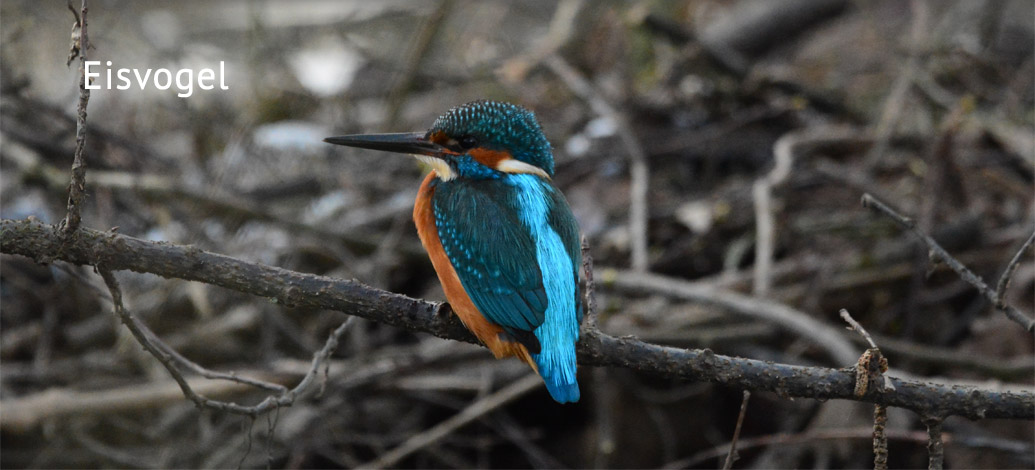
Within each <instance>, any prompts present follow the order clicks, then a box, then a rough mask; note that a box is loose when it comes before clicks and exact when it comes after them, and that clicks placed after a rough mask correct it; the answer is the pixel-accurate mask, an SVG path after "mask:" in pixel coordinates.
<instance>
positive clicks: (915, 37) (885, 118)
mask: <svg viewBox="0 0 1035 470" xmlns="http://www.w3.org/2000/svg"><path fill="white" fill-rule="evenodd" d="M909 5H910V9H911V12H912V14H913V20H912V23H911V25H910V28H909V30H910V44H909V53H908V54H909V56H908V57H907V58H906V62H905V63H904V64H902V68H901V69H900V71H899V74H898V76H897V77H896V78H895V81H894V82H893V83H892V85H891V92H890V93H888V96H887V98H885V100H884V106H883V108H884V109H883V111H882V112H881V115H880V120H879V121H877V127H876V129H875V130H874V134H875V138H876V139H875V140H874V144H873V147H872V148H870V150H869V152H867V155H866V159H865V160H866V167H867V168H871V169H872V168H875V167H876V166H877V165H878V164H880V162H881V160H882V159H883V158H884V154H885V153H887V150H888V148H889V147H890V144H891V137H892V134H893V133H894V132H895V128H896V127H897V126H898V122H899V120H900V119H901V117H902V111H903V110H904V109H905V106H906V103H907V100H906V97H907V93H908V92H909V90H910V89H911V88H912V86H913V84H914V82H915V80H916V76H917V74H918V72H919V70H920V65H921V64H920V50H921V48H922V47H923V46H924V42H925V40H924V36H925V35H926V34H927V33H928V31H929V29H928V19H929V17H930V14H929V7H928V5H927V2H926V1H924V0H913V1H912V2H910V4H909Z"/></svg>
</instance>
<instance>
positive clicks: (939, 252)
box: [862, 194, 1035, 331]
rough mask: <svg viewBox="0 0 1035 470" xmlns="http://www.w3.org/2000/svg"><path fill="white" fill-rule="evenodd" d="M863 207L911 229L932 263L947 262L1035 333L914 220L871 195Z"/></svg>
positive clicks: (1033, 328) (1034, 325) (1017, 312)
mask: <svg viewBox="0 0 1035 470" xmlns="http://www.w3.org/2000/svg"><path fill="white" fill-rule="evenodd" d="M862 205H863V207H869V208H871V209H873V210H875V211H877V212H879V213H881V214H884V215H886V216H888V217H889V218H891V220H894V221H895V223H897V224H898V225H899V226H901V227H903V228H906V229H909V231H911V232H913V235H915V236H916V237H917V239H919V240H920V241H921V242H923V244H924V245H926V246H927V249H928V250H929V254H928V256H930V258H931V261H933V262H938V261H943V262H945V264H946V265H948V266H949V268H950V269H952V270H953V271H956V274H959V276H960V278H962V279H963V280H964V281H966V282H967V283H968V284H970V285H972V286H974V287H976V288H977V290H978V292H980V293H981V295H983V296H985V298H986V299H988V300H989V301H990V302H992V305H995V306H996V308H998V309H999V310H1002V312H1003V313H1004V314H1006V316H1007V317H1008V318H1009V319H1010V320H1013V321H1015V322H1017V323H1018V324H1020V325H1021V326H1023V327H1024V329H1026V330H1028V331H1035V320H1032V319H1031V318H1030V317H1028V316H1027V315H1025V314H1024V313H1021V311H1020V310H1017V309H1016V308H1015V307H1013V306H1011V305H1005V304H1004V303H1003V301H1002V299H1000V298H999V295H998V294H997V293H996V292H995V291H993V290H992V289H991V288H989V287H988V285H987V284H985V281H984V280H982V279H981V277H980V276H978V275H977V274H974V272H973V271H971V270H970V269H968V268H967V267H966V266H964V265H963V263H960V262H959V260H957V259H956V258H954V257H953V256H952V255H950V254H949V253H948V252H947V251H945V249H944V248H942V246H941V245H939V244H938V242H936V241H934V239H933V238H931V237H930V236H928V235H927V234H925V233H924V232H922V231H920V229H918V228H916V222H914V221H913V220H912V219H910V218H908V217H905V216H903V215H901V214H899V213H898V212H896V211H895V209H892V208H891V207H889V206H888V205H887V204H884V203H883V202H881V201H879V200H877V198H875V197H873V196H871V195H869V194H863V197H862Z"/></svg>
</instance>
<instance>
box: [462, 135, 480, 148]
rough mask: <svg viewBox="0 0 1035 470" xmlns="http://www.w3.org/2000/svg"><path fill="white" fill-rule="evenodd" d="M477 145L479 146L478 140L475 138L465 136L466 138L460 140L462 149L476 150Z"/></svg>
mask: <svg viewBox="0 0 1035 470" xmlns="http://www.w3.org/2000/svg"><path fill="white" fill-rule="evenodd" d="M477 145H478V139H475V138H474V136H471V135H465V136H463V137H461V138H460V147H461V148H464V149H469V148H474V147H475V146H477Z"/></svg>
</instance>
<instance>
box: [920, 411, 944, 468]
mask: <svg viewBox="0 0 1035 470" xmlns="http://www.w3.org/2000/svg"><path fill="white" fill-rule="evenodd" d="M924 425H925V426H927V456H928V457H927V468H928V469H929V470H942V467H943V466H944V465H945V445H944V444H943V443H942V418H938V417H927V418H924Z"/></svg>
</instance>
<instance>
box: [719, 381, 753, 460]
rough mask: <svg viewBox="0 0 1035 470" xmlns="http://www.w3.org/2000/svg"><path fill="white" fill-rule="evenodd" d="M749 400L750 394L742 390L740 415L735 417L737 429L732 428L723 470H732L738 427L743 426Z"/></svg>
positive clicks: (735, 457) (738, 432)
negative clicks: (728, 450) (731, 436)
mask: <svg viewBox="0 0 1035 470" xmlns="http://www.w3.org/2000/svg"><path fill="white" fill-rule="evenodd" d="M749 399H751V392H749V391H747V390H744V398H743V399H742V400H741V401H740V414H738V415H737V427H735V428H733V439H731V440H730V452H729V453H728V454H726V463H724V464H723V465H722V469H723V470H729V469H731V468H733V461H734V460H737V458H739V457H738V456H737V440H738V439H740V427H741V426H743V425H744V415H746V414H747V408H748V400H749Z"/></svg>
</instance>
